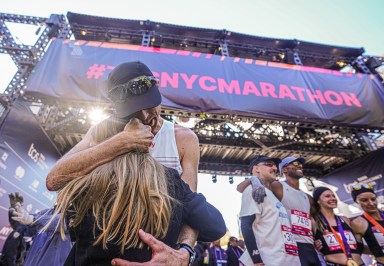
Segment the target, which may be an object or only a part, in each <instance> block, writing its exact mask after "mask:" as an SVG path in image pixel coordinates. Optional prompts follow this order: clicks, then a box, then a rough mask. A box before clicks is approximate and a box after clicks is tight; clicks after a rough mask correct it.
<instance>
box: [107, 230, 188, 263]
mask: <svg viewBox="0 0 384 266" xmlns="http://www.w3.org/2000/svg"><path fill="white" fill-rule="evenodd" d="M139 236H140V238H141V240H143V242H144V243H146V244H147V245H148V246H149V247H150V248H152V259H151V260H150V261H148V262H143V263H139V262H130V261H127V260H123V259H113V260H112V262H111V264H112V265H116V266H150V265H156V266H161V265H164V266H169V265H172V266H187V265H188V264H189V253H188V251H187V250H185V249H184V248H181V249H180V250H175V249H173V248H171V247H169V246H167V245H166V244H164V243H163V242H161V241H159V240H157V239H156V238H154V237H153V236H152V235H151V234H148V233H145V232H144V231H143V230H141V229H140V231H139Z"/></svg>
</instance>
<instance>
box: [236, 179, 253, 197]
mask: <svg viewBox="0 0 384 266" xmlns="http://www.w3.org/2000/svg"><path fill="white" fill-rule="evenodd" d="M250 184H251V179H250V178H247V179H245V180H243V181H241V182H240V183H239V184H238V185H237V187H236V190H237V191H239V192H240V193H243V192H244V190H245V189H246V188H247V187H248V186H249V185H250Z"/></svg>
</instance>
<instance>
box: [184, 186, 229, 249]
mask: <svg viewBox="0 0 384 266" xmlns="http://www.w3.org/2000/svg"><path fill="white" fill-rule="evenodd" d="M182 186H183V190H184V199H183V203H184V208H183V216H184V221H185V223H186V224H188V225H189V226H191V227H192V228H194V229H196V230H198V231H199V236H198V238H197V240H198V241H203V242H212V241H215V240H217V239H220V238H221V237H222V236H223V235H225V233H226V230H227V228H226V226H225V222H224V219H223V216H222V215H221V213H220V212H219V210H218V209H216V208H215V207H214V206H212V205H211V204H210V203H208V202H207V201H206V199H205V197H204V196H203V195H202V194H200V193H196V192H192V191H191V190H190V188H189V186H188V185H187V184H186V183H185V182H184V181H182Z"/></svg>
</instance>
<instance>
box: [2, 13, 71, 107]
mask: <svg viewBox="0 0 384 266" xmlns="http://www.w3.org/2000/svg"><path fill="white" fill-rule="evenodd" d="M7 22H10V23H19V24H29V25H37V26H39V29H38V31H37V32H36V34H37V35H39V37H38V39H37V41H36V43H35V44H34V45H25V44H20V43H18V42H16V40H15V38H14V37H13V35H12V32H11V31H10V30H9V28H8V26H7V24H6V23H7ZM71 35H72V33H71V31H70V26H69V24H68V23H67V21H66V18H65V16H63V15H54V14H53V15H51V16H50V17H49V18H42V17H33V16H23V15H14V14H5V13H0V53H4V54H8V55H9V56H10V57H11V58H12V60H13V62H14V63H15V65H16V66H17V68H18V70H17V72H16V74H15V75H14V77H13V78H12V80H11V82H10V84H9V85H8V87H7V88H6V89H5V91H4V95H2V97H3V98H5V99H6V100H7V101H9V102H12V101H14V100H15V99H17V97H18V96H19V95H20V94H23V90H24V89H25V84H26V80H27V79H28V77H29V75H30V74H31V72H32V71H33V69H34V67H35V66H36V64H37V63H38V62H39V61H40V60H41V58H42V57H43V55H44V53H45V49H46V47H47V46H48V44H49V42H50V40H51V38H54V37H57V38H69V37H70V36H71Z"/></svg>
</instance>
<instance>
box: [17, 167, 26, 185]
mask: <svg viewBox="0 0 384 266" xmlns="http://www.w3.org/2000/svg"><path fill="white" fill-rule="evenodd" d="M24 175H25V169H24V168H23V167H21V166H20V165H19V166H18V167H17V168H16V170H15V178H16V179H17V180H20V181H21V180H22V179H23V177H24Z"/></svg>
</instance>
